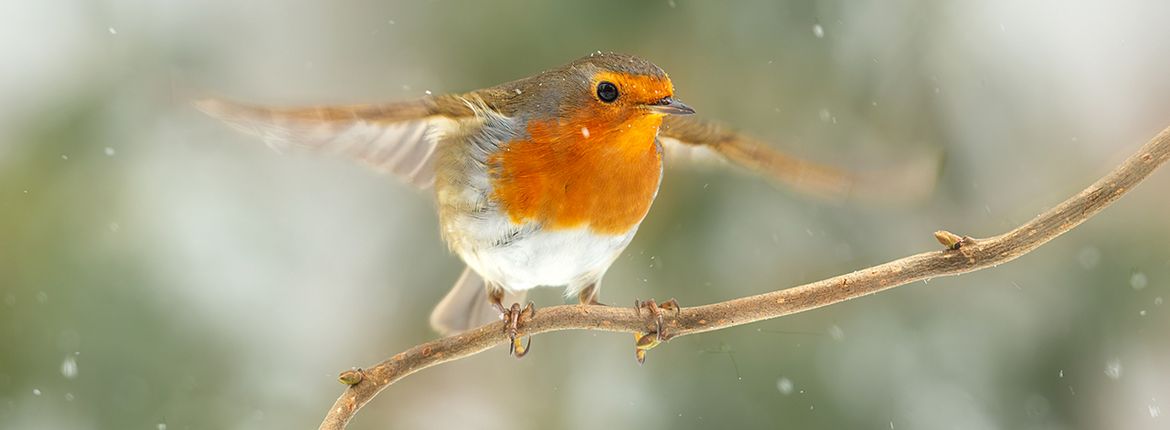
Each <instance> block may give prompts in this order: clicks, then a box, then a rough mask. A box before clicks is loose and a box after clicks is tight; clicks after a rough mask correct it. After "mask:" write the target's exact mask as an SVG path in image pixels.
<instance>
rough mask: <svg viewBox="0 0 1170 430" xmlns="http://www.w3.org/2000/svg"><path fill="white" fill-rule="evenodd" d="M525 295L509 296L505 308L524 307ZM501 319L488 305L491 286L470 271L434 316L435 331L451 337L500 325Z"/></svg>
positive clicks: (511, 294) (432, 322) (465, 272)
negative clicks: (474, 329) (496, 323)
mask: <svg viewBox="0 0 1170 430" xmlns="http://www.w3.org/2000/svg"><path fill="white" fill-rule="evenodd" d="M525 295H526V294H525V293H524V292H519V293H512V292H508V293H505V295H504V304H505V305H508V304H511V303H520V302H522V301H524V296H525ZM499 317H500V313H499V312H497V311H496V310H495V309H494V308H492V305H491V303H490V302H488V297H487V283H486V282H484V280H483V278H482V277H480V276H479V274H478V273H475V271H474V270H471V268H470V267H468V268H466V269H464V270H463V275H461V276H459V280H457V281H455V286H454V287H452V288H451V291H450V292H448V293H447V295H446V296H444V297H443V300H442V301H440V302H439V304H438V305H436V306H435V310H434V311H432V312H431V327H432V328H434V329H435V331H437V332H439V334H442V335H444V336H447V335H451V334H455V333H459V332H463V331H467V330H469V329H473V328H476V327H479V326H481V325H484V324H487V323H489V322H492V321H497V320H499Z"/></svg>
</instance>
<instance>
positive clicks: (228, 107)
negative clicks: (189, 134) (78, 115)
mask: <svg viewBox="0 0 1170 430" xmlns="http://www.w3.org/2000/svg"><path fill="white" fill-rule="evenodd" d="M195 105H196V106H197V107H198V108H199V109H200V110H202V111H203V112H205V113H207V114H208V115H211V116H212V117H215V118H218V119H220V120H223V121H224V122H226V123H228V124H229V125H231V126H232V127H233V128H236V129H238V130H241V131H243V132H245V133H248V134H252V135H255V136H259V137H261V138H263V139H264V141H265V143H267V144H268V145H269V146H271V147H274V148H277V149H281V148H286V147H289V146H293V147H303V148H307V149H311V150H315V151H323V152H334V153H341V154H345V155H347V156H349V157H352V158H355V159H357V160H359V161H361V162H363V163H365V164H367V165H369V166H371V167H373V168H375V169H377V170H379V171H383V172H388V173H392V174H394V175H395V176H398V177H399V178H401V179H402V180H404V181H406V182H408V183H410V184H412V185H415V186H417V187H419V188H427V187H430V186H431V184H432V183H433V182H434V178H435V175H434V163H433V156H434V153H435V145H436V144H437V140H438V139H437V136H436V128H437V127H438V126H440V125H441V123H442V122H444V121H451V120H452V119H454V118H458V117H460V116H464V115H472V114H473V113H472V111H471V110H470V108H467V107H466V106H464V104H463V102H462V101H461V100H460V99H459V98H458V97H453V96H443V97H436V98H426V99H420V100H414V101H406V102H398V103H387V104H365V105H347V106H308V107H289V108H286V107H266V106H254V105H247V104H243V103H237V102H233V101H229V100H223V99H204V100H200V101H198V102H196V103H195Z"/></svg>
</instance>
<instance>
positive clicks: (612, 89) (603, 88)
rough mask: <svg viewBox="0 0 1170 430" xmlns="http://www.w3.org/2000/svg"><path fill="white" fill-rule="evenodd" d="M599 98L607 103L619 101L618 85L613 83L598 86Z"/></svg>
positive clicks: (603, 83)
mask: <svg viewBox="0 0 1170 430" xmlns="http://www.w3.org/2000/svg"><path fill="white" fill-rule="evenodd" d="M597 98H599V99H601V101H603V102H606V103H609V102H612V101H614V100H617V98H618V89H617V85H614V84H613V83H612V82H602V83H600V84H597Z"/></svg>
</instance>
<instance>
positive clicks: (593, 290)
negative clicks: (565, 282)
mask: <svg viewBox="0 0 1170 430" xmlns="http://www.w3.org/2000/svg"><path fill="white" fill-rule="evenodd" d="M600 290H601V289H600V288H598V287H597V283H596V282H594V283H592V284H589V286H588V287H585V288H584V289H582V290H581V292H580V293H578V294H577V302H578V303H580V304H583V305H593V306H605V304H604V303H601V302H599V301H597V296H598V292H599V291H600Z"/></svg>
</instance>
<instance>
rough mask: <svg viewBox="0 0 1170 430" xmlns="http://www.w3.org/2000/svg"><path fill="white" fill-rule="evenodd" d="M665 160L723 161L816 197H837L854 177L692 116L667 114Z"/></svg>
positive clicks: (662, 135)
mask: <svg viewBox="0 0 1170 430" xmlns="http://www.w3.org/2000/svg"><path fill="white" fill-rule="evenodd" d="M658 137H659V139H660V140H661V141H662V143H663V148H664V150H665V152H666V158H667V162H668V163H672V164H678V163H680V162H684V163H685V162H699V163H702V162H712V161H716V162H717V161H727V162H731V163H732V164H736V165H738V166H740V167H744V168H746V169H748V170H751V171H752V172H755V173H757V174H760V175H763V176H765V177H768V178H771V179H773V180H776V181H778V182H779V183H781V184H783V185H785V186H788V187H791V188H793V189H795V190H796V191H800V192H803V193H807V194H812V195H816V196H823V197H828V198H833V199H840V198H843V197H845V196H846V195H848V194H849V192H850V189H851V188H852V187H853V185H854V183H855V180H854V178H853V177H852V176H851V175H849V174H848V173H846V172H844V171H842V170H838V169H836V168H833V167H829V166H825V165H821V164H817V163H815V162H811V161H807V160H802V159H799V158H795V157H792V156H789V155H786V154H783V153H780V152H778V151H776V150H774V149H772V148H769V147H768V146H767V145H765V144H764V143H762V142H760V141H758V140H756V139H753V138H751V137H749V136H746V135H743V134H740V133H737V132H735V131H732V130H729V129H726V128H724V127H722V126H720V125H719V124H716V123H713V122H709V121H704V120H701V119H698V118H695V117H693V116H668V117H666V118H665V119H664V120H663V124H662V129H661V130H660V131H659V133H658Z"/></svg>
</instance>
